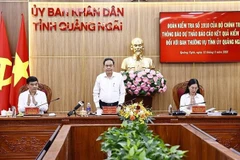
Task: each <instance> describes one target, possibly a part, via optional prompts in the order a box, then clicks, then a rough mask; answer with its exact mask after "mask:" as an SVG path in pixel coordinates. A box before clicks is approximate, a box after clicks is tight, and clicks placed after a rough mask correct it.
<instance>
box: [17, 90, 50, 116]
mask: <svg viewBox="0 0 240 160" xmlns="http://www.w3.org/2000/svg"><path fill="white" fill-rule="evenodd" d="M29 94H30V92H29V90H27V91H25V92H23V93H21V94H20V95H19V97H18V112H25V107H36V106H39V105H41V104H44V103H46V104H44V105H41V106H40V107H39V110H40V113H41V114H43V113H44V112H45V111H47V110H48V104H47V97H46V94H45V93H44V92H42V91H39V90H37V92H36V94H35V95H34V99H35V101H36V102H37V104H34V103H33V99H32V96H30V104H29V105H28V104H27V103H28V95H29Z"/></svg>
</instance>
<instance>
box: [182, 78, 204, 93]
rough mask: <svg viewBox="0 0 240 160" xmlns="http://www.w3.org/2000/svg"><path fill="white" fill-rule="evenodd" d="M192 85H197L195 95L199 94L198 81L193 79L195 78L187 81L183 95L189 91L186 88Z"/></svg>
mask: <svg viewBox="0 0 240 160" xmlns="http://www.w3.org/2000/svg"><path fill="white" fill-rule="evenodd" d="M193 84H197V86H198V90H197V93H200V87H199V83H198V80H197V79H195V78H193V79H190V80H189V81H188V84H187V88H186V90H185V92H184V93H189V89H188V87H190V86H191V85H193Z"/></svg>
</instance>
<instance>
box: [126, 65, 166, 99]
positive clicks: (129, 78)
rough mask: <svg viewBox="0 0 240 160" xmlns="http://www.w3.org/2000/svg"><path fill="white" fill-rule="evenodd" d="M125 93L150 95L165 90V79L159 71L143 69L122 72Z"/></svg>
mask: <svg viewBox="0 0 240 160" xmlns="http://www.w3.org/2000/svg"><path fill="white" fill-rule="evenodd" d="M122 75H123V79H124V84H125V87H126V90H127V93H129V94H130V95H137V96H150V95H153V94H155V93H157V92H159V93H163V92H165V91H166V90H167V86H166V80H165V79H164V77H163V75H162V74H161V73H160V71H155V70H150V69H145V70H143V71H135V72H134V71H126V72H122Z"/></svg>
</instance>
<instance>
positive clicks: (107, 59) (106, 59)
mask: <svg viewBox="0 0 240 160" xmlns="http://www.w3.org/2000/svg"><path fill="white" fill-rule="evenodd" d="M109 60H110V61H112V62H113V65H114V60H113V59H112V58H105V59H104V60H103V65H105V62H106V61H109Z"/></svg>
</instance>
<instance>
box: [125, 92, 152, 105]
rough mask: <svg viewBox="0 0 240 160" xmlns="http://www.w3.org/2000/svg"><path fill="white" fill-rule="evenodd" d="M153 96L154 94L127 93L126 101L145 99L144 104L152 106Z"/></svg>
mask: <svg viewBox="0 0 240 160" xmlns="http://www.w3.org/2000/svg"><path fill="white" fill-rule="evenodd" d="M152 98H153V97H152V96H136V95H130V94H127V95H126V96H125V103H126V104H131V103H136V102H138V103H139V102H141V101H143V105H144V107H145V108H152Z"/></svg>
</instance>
